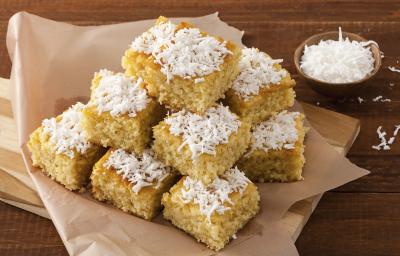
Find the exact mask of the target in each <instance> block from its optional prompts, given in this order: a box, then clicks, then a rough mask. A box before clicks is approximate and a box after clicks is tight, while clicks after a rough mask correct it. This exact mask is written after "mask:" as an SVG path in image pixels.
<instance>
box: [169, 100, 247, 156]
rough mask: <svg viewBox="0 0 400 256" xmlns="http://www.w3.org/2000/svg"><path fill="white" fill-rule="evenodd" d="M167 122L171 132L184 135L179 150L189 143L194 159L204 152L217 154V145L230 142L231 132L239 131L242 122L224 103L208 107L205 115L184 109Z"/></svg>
mask: <svg viewBox="0 0 400 256" xmlns="http://www.w3.org/2000/svg"><path fill="white" fill-rule="evenodd" d="M165 122H166V123H167V124H168V125H169V126H170V127H169V131H170V133H171V134H173V135H175V136H182V137H183V143H182V145H181V146H180V147H179V150H181V149H182V148H183V147H184V146H185V145H188V147H189V149H190V151H191V152H192V159H193V160H195V159H196V158H197V156H198V155H200V154H203V153H205V154H210V155H215V154H216V151H215V147H216V146H217V145H219V144H226V143H228V141H229V136H230V135H231V133H232V132H237V130H238V128H239V126H240V124H241V123H240V120H239V119H238V117H237V116H236V115H235V114H233V113H232V112H230V111H229V108H228V107H225V106H222V105H218V106H217V107H213V108H210V109H208V110H207V111H206V112H205V113H204V114H203V115H199V114H194V113H191V112H187V111H185V110H182V111H180V112H178V113H175V114H173V115H172V116H170V117H168V118H167V119H166V120H165Z"/></svg>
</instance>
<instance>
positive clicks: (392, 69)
mask: <svg viewBox="0 0 400 256" xmlns="http://www.w3.org/2000/svg"><path fill="white" fill-rule="evenodd" d="M388 69H389V70H390V71H392V72H398V73H400V69H397V68H395V67H388Z"/></svg>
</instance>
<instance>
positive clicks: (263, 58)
mask: <svg viewBox="0 0 400 256" xmlns="http://www.w3.org/2000/svg"><path fill="white" fill-rule="evenodd" d="M282 61H283V60H282V59H277V60H274V59H272V58H271V57H270V56H268V55H267V54H266V53H264V52H260V51H259V50H258V49H257V48H244V49H243V50H242V57H241V60H240V62H239V70H240V73H239V75H238V77H237V78H236V79H235V81H234V82H233V85H232V88H233V90H234V91H235V93H236V95H238V96H240V97H241V98H243V99H244V100H245V101H248V100H249V99H251V97H252V96H254V95H258V93H259V91H260V89H262V88H269V87H270V86H273V85H277V84H279V82H280V81H281V80H282V79H283V78H284V77H286V76H287V75H288V72H287V71H286V70H284V69H281V70H278V69H277V68H276V67H275V65H276V64H279V63H281V62H282Z"/></svg>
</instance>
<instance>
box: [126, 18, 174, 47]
mask: <svg viewBox="0 0 400 256" xmlns="http://www.w3.org/2000/svg"><path fill="white" fill-rule="evenodd" d="M175 29H176V25H175V24H173V23H171V22H170V21H168V22H163V23H160V24H157V25H155V26H153V27H151V28H150V29H149V31H146V32H144V33H143V34H142V35H140V36H138V37H136V38H135V40H134V41H133V42H132V44H131V48H132V49H134V50H135V51H138V52H143V53H145V54H152V55H155V54H157V53H158V52H159V51H160V50H161V47H162V46H163V45H165V43H166V42H167V41H168V40H171V38H172V37H173V36H174V33H175Z"/></svg>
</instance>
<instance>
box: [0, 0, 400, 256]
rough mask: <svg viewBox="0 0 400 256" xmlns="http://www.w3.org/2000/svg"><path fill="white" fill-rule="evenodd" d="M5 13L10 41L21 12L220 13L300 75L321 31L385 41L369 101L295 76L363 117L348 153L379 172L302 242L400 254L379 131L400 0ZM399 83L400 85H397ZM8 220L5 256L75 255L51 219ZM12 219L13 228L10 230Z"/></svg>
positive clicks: (345, 196) (393, 93) (40, 3)
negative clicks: (310, 42)
mask: <svg viewBox="0 0 400 256" xmlns="http://www.w3.org/2000/svg"><path fill="white" fill-rule="evenodd" d="M0 6H1V7H2V8H0V37H1V38H3V42H4V38H5V34H6V29H7V22H8V19H9V18H10V17H11V15H12V14H13V13H15V12H17V11H21V10H25V11H30V12H33V13H35V14H38V15H41V16H44V17H47V18H51V19H55V20H58V21H65V22H71V23H73V24H78V25H99V24H109V23H116V22H123V21H132V20H139V19H146V18H155V17H157V16H158V15H160V14H162V15H166V16H182V15H186V16H197V15H203V14H208V13H210V12H214V11H219V12H220V16H221V18H222V19H223V20H224V21H226V22H228V23H229V24H231V25H234V26H236V27H238V28H240V29H243V30H245V31H246V34H245V42H246V43H247V44H248V45H254V46H256V47H260V48H261V49H262V50H265V51H267V52H269V53H270V54H271V55H272V56H273V57H279V58H281V57H282V58H284V59H285V62H284V66H285V67H286V68H288V69H289V70H290V71H291V72H294V67H293V65H292V61H291V58H292V54H293V51H294V49H295V48H296V47H297V45H298V44H299V43H300V42H302V41H303V40H304V39H306V38H307V37H308V36H310V35H312V34H315V33H318V32H323V31H327V30H332V29H336V28H337V27H338V26H339V25H341V26H342V27H343V28H344V29H345V30H347V31H350V32H354V33H359V34H360V35H362V36H364V37H366V38H369V39H373V40H376V41H377V42H378V43H379V44H380V47H381V49H382V50H383V51H384V52H385V58H384V59H383V67H382V70H381V71H380V73H379V74H378V75H377V77H376V78H375V79H374V80H373V81H371V82H370V83H369V88H368V89H367V90H365V91H362V92H360V95H359V96H361V97H363V98H365V99H367V102H365V103H363V104H358V102H357V101H355V100H354V99H347V100H345V101H337V100H332V99H329V98H326V97H324V96H321V95H319V94H317V93H315V92H313V91H311V90H310V89H309V88H308V86H307V84H306V83H305V82H304V81H301V80H299V79H298V76H296V74H294V78H295V79H296V80H297V82H298V83H297V86H296V93H297V96H298V99H300V100H302V101H305V102H308V103H311V104H317V103H319V104H320V105H321V106H323V107H326V108H328V109H331V110H335V111H339V112H342V113H344V114H346V115H350V116H353V117H356V118H358V119H360V121H361V131H360V135H359V137H358V139H357V140H356V141H355V144H354V146H353V147H352V149H351V150H350V152H349V154H348V156H349V158H350V159H351V160H352V161H353V162H354V163H356V164H358V165H360V166H362V167H365V168H368V169H369V170H371V174H370V175H368V176H367V177H364V178H362V179H360V180H357V181H355V182H352V183H350V184H347V185H345V186H343V187H341V188H339V189H336V190H335V191H334V192H330V193H328V196H325V197H324V198H323V199H322V200H321V204H320V205H319V206H318V207H317V209H316V211H315V213H314V215H313V217H312V218H311V221H310V222H309V223H308V225H307V226H306V228H305V230H304V231H303V232H302V234H301V236H300V238H299V240H298V241H297V243H296V245H297V246H298V248H299V251H300V253H301V254H303V255H396V253H397V255H399V252H400V243H398V241H397V242H396V241H394V239H395V238H397V239H398V237H400V235H399V234H398V231H399V230H400V227H399V223H398V222H399V219H400V217H399V216H400V215H399V214H398V213H399V208H400V202H399V198H400V194H399V192H400V191H399V190H400V186H399V185H400V174H399V173H400V172H399V168H398V166H399V164H400V162H399V155H400V143H397V144H395V145H394V147H393V149H392V150H391V151H388V152H381V151H379V152H377V151H374V150H372V149H371V145H372V144H375V143H377V138H376V133H375V130H376V128H377V127H378V126H379V125H383V127H384V128H385V129H387V130H390V129H391V127H393V125H394V124H398V123H399V122H400V119H399V115H398V110H399V109H400V75H399V74H398V73H393V72H390V71H388V70H387V66H389V65H395V66H399V64H397V63H396V61H397V60H400V50H399V45H400V39H399V34H400V2H399V1H398V0H391V1H387V0H385V1H363V0H359V1H354V0H351V1H343V0H340V1H337V0H328V1H317V0H307V1H287V0H282V1H255V0H249V1H244V0H240V1H234V0H220V1H178V0H174V1H166V0H164V1H155V0H153V1H112V2H111V1H105V0H103V1H93V0H89V1H78V0H72V1H44V0H37V1H29V0H18V1H13V0H3V1H0ZM10 70H11V63H10V61H9V57H8V55H7V52H6V46H5V43H2V44H0V76H3V77H8V76H9V74H10ZM390 82H393V83H395V86H393V87H390V86H389V83H390ZM378 95H383V96H385V97H390V98H391V99H392V102H391V103H374V102H372V101H371V99H372V98H374V97H376V96H378ZM5 216H8V217H7V218H5ZM0 219H1V220H2V222H1V223H2V224H1V225H0V246H1V248H2V249H0V255H66V252H65V250H64V248H63V247H62V245H61V241H60V240H59V238H58V235H57V234H56V232H55V230H54V228H53V226H52V224H51V222H49V221H46V220H43V219H42V218H39V217H37V216H34V215H32V214H29V213H26V212H23V211H20V210H18V209H16V208H13V207H11V206H8V205H5V204H0ZM5 219H7V221H6V223H7V225H4V224H3V220H5ZM32 229H34V232H33V231H32ZM26 230H29V232H26ZM32 232H33V233H32ZM4 248H8V249H5V250H4Z"/></svg>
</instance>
